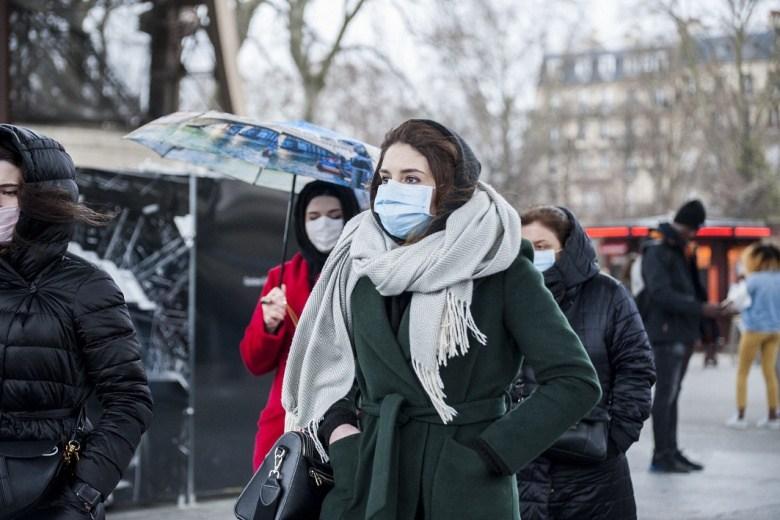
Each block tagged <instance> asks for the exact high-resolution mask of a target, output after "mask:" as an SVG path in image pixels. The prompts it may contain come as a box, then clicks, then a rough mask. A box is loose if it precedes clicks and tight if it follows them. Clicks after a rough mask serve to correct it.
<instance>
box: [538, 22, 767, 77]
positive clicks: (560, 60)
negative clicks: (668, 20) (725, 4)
mask: <svg viewBox="0 0 780 520" xmlns="http://www.w3.org/2000/svg"><path fill="white" fill-rule="evenodd" d="M695 42H696V47H697V50H698V56H699V59H700V61H701V63H712V62H716V63H730V62H733V61H735V59H736V57H735V48H734V44H733V41H732V39H731V38H730V37H728V36H714V37H705V38H697V39H696V40H695ZM675 49H676V47H675V46H673V45H666V46H655V47H636V48H631V49H618V50H605V49H589V50H586V51H582V52H574V53H564V54H546V55H545V56H544V59H543V61H542V68H541V73H540V78H539V83H540V85H546V84H557V85H587V84H593V83H608V82H615V81H622V80H625V79H631V78H636V77H640V76H642V75H644V74H649V73H654V72H660V71H663V70H664V69H666V68H667V67H668V66H669V64H670V61H671V57H672V53H673V52H674V51H675ZM742 52H743V59H744V60H745V61H760V60H769V59H770V58H772V56H773V54H774V52H775V34H774V32H769V31H767V32H760V33H751V34H749V35H748V36H747V41H746V43H745V45H744V46H743V51H742Z"/></svg>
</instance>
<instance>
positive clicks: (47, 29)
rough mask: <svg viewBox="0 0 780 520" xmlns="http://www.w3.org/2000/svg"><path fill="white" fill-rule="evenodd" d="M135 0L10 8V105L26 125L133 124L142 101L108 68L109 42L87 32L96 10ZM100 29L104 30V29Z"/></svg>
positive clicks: (20, 0) (28, 2)
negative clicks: (72, 123)
mask: <svg viewBox="0 0 780 520" xmlns="http://www.w3.org/2000/svg"><path fill="white" fill-rule="evenodd" d="M133 3H138V2H136V1H134V0H83V1H81V0H79V1H77V0H58V1H56V2H52V1H44V0H14V1H13V2H12V3H11V24H10V26H11V42H10V45H11V67H10V68H11V78H12V82H11V83H12V84H11V92H10V97H11V106H12V115H13V117H14V118H15V119H23V120H26V121H52V120H59V121H84V120H86V121H94V122H100V123H105V122H113V123H120V124H134V123H136V122H138V121H139V120H140V116H141V109H140V104H139V100H138V99H137V98H136V97H134V96H133V95H131V94H130V93H129V92H128V91H127V89H126V87H125V85H124V84H123V83H122V81H121V80H120V79H119V78H118V77H117V75H116V74H115V72H114V71H113V70H112V69H111V67H110V66H109V64H108V58H107V54H106V46H105V39H104V38H102V34H101V33H100V31H98V34H97V35H96V37H93V36H95V35H94V34H91V33H89V32H88V31H87V30H86V29H85V20H86V19H87V17H88V16H89V14H90V12H92V11H93V10H94V9H95V8H101V9H102V10H103V11H104V12H108V11H110V10H111V9H113V8H115V7H117V6H118V5H120V4H122V5H130V4H133ZM99 29H104V26H103V25H102V24H101V25H100V26H99Z"/></svg>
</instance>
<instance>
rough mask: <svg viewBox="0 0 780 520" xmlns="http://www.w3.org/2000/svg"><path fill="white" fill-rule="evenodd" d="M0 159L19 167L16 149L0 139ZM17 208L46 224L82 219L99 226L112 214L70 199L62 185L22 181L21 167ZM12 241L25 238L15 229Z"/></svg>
mask: <svg viewBox="0 0 780 520" xmlns="http://www.w3.org/2000/svg"><path fill="white" fill-rule="evenodd" d="M0 161H8V162H10V163H11V164H13V165H14V166H16V167H17V168H19V169H20V170H23V168H24V163H23V162H22V157H21V155H20V154H19V152H17V151H16V150H14V149H13V148H11V147H9V146H8V145H7V144H6V143H0ZM19 209H20V210H21V211H22V214H23V215H24V217H25V218H29V219H34V220H37V221H39V222H45V223H49V224H71V223H82V224H87V225H90V226H101V225H105V224H107V223H108V222H109V221H110V220H111V219H112V218H113V217H114V215H112V214H107V213H100V212H97V211H95V210H93V209H90V208H88V207H87V206H85V205H84V204H81V203H79V202H77V201H74V200H73V195H72V194H71V193H70V192H69V191H68V190H66V189H64V188H60V187H56V186H48V185H46V184H42V183H25V182H24V171H22V181H21V183H20V186H19ZM14 242H21V243H25V242H28V240H26V239H24V238H23V237H21V236H19V234H18V233H17V234H15V236H14ZM6 249H7V247H6Z"/></svg>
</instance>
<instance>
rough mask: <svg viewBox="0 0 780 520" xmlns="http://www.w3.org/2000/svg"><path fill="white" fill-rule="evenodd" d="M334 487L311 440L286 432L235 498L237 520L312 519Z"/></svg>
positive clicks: (330, 475)
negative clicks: (236, 498) (236, 499)
mask: <svg viewBox="0 0 780 520" xmlns="http://www.w3.org/2000/svg"><path fill="white" fill-rule="evenodd" d="M332 488H333V471H332V470H331V468H330V466H328V465H327V464H324V463H322V462H320V459H319V456H318V455H317V452H316V450H315V448H314V441H313V440H312V439H311V438H310V437H309V436H308V435H307V434H305V433H303V432H287V433H285V434H284V435H282V436H281V437H280V438H279V440H278V441H276V444H274V447H273V448H271V451H269V452H268V455H266V457H265V459H264V460H263V463H262V464H261V465H260V468H258V470H257V471H256V472H255V474H254V476H253V477H252V479H251V480H250V481H249V483H248V484H247V485H246V487H245V488H244V490H243V491H242V492H241V495H240V496H239V497H238V501H237V502H236V506H235V508H234V510H233V511H234V513H235V515H236V518H238V519H239V520H307V519H312V520H315V519H317V518H319V517H320V509H321V507H322V502H323V500H325V495H327V494H328V492H329V491H330V490H331V489H332Z"/></svg>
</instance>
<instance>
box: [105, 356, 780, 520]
mask: <svg viewBox="0 0 780 520" xmlns="http://www.w3.org/2000/svg"><path fill="white" fill-rule="evenodd" d="M719 361H720V365H719V366H718V367H717V368H708V369H706V370H705V369H703V368H702V358H701V356H695V357H694V358H693V359H692V360H691V366H690V369H689V372H688V375H687V377H686V379H685V383H684V386H683V394H682V401H681V408H680V418H681V420H680V443H681V446H683V447H684V448H686V452H687V453H688V454H689V455H690V456H691V458H694V459H696V460H699V461H701V462H703V463H704V464H705V465H706V466H707V467H706V469H705V470H704V471H703V472H701V473H695V474H689V475H656V474H652V473H650V472H649V471H648V467H649V465H650V458H651V455H652V449H653V440H652V432H651V428H650V426H651V424H650V422H649V421H648V423H647V424H646V425H645V428H644V430H643V433H642V438H641V440H640V441H639V443H638V444H636V445H635V446H634V447H633V448H632V449H631V451H630V452H629V461H630V463H631V470H632V475H633V479H634V489H635V493H636V496H637V505H638V508H639V518H640V520H711V519H718V520H719V519H723V520H726V519H728V520H773V519H777V518H780V431H766V430H757V429H755V428H751V429H749V430H747V431H736V430H730V429H728V428H726V427H725V426H724V425H723V423H724V422H725V421H726V419H728V418H729V417H730V416H731V414H733V413H734V386H735V377H736V376H735V373H736V369H735V367H734V365H733V364H732V360H731V357H730V356H728V355H721V356H720V358H719ZM749 384H750V386H749V388H750V389H749V397H748V399H749V400H748V413H747V415H748V419H749V420H750V422H751V424H754V423H755V421H756V420H758V419H759V418H760V417H761V416H762V414H765V413H766V408H767V403H766V394H765V391H764V383H763V379H762V378H761V373H760V369H759V367H755V366H754V367H753V370H752V371H751V374H750V381H749ZM233 502H234V500H233V499H230V500H219V501H212V502H203V503H199V504H198V505H196V506H195V507H192V508H187V509H178V508H176V507H164V508H157V509H145V510H138V511H125V512H121V513H113V514H109V515H108V518H109V520H174V519H176V520H179V519H182V520H185V519H186V520H212V519H213V520H227V519H230V518H233ZM462 520H468V519H462Z"/></svg>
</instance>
